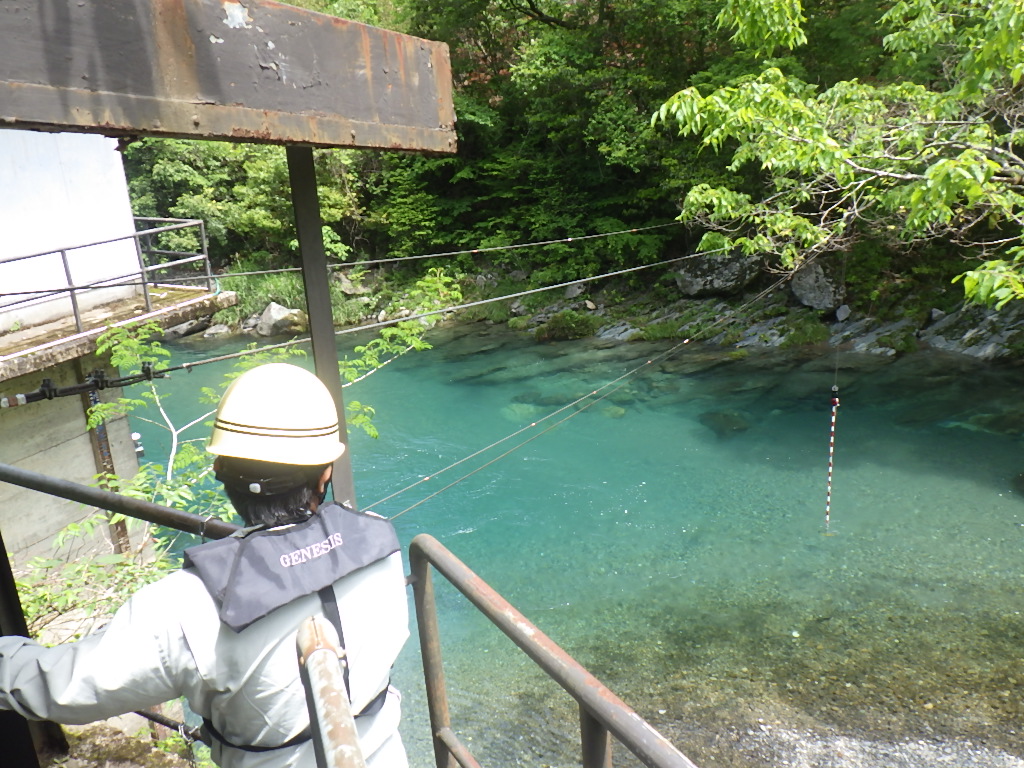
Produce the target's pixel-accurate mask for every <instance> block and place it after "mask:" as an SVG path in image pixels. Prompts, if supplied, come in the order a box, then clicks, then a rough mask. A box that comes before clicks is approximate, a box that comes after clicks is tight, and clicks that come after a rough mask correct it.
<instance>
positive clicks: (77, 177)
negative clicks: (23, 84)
mask: <svg viewBox="0 0 1024 768" xmlns="http://www.w3.org/2000/svg"><path fill="white" fill-rule="evenodd" d="M0 179H3V183H2V184H0V217H2V219H3V221H4V222H5V224H4V228H3V230H4V238H3V242H2V243H0V331H5V330H8V329H10V328H12V327H14V326H27V325H38V324H40V323H44V322H47V321H50V320H56V319H58V318H61V317H66V316H68V315H70V314H71V313H72V307H71V300H70V297H69V296H68V294H66V293H64V294H61V295H58V296H51V295H47V294H32V293H29V292H30V291H53V290H54V289H61V288H64V287H66V286H67V284H68V281H69V280H70V281H71V282H73V283H74V284H76V285H85V284H90V283H95V282H99V281H101V280H104V279H107V278H114V277H118V276H121V275H125V274H128V273H130V272H136V271H138V269H139V260H138V255H137V254H136V252H135V246H134V243H133V241H131V240H120V241H116V242H112V243H103V244H102V245H93V246H89V247H86V248H75V249H74V250H68V251H66V254H67V260H68V267H69V272H68V274H65V272H64V265H63V263H62V260H61V254H60V251H61V249H67V248H70V247H71V246H83V245H86V244H87V243H98V242H101V241H105V240H111V239H113V238H119V237H123V236H124V235H127V234H129V233H131V232H134V231H135V224H134V222H133V220H132V209H131V204H130V203H129V201H128V187H127V185H126V183H125V178H124V169H123V167H122V165H121V156H120V154H119V153H118V152H117V142H116V141H115V140H113V139H107V138H103V137H97V136H86V135H83V134H73V133H61V134H55V133H40V132H38V131H0ZM47 251H50V252H51V253H49V254H48V255H40V256H38V257H37V258H33V259H24V260H20V261H10V262H6V263H3V262H4V260H5V259H8V258H10V257H12V256H29V255H32V254H43V253H44V252H47ZM139 291H140V289H139V288H138V287H135V286H121V287H116V288H105V289H97V290H92V291H89V292H88V293H87V294H85V295H83V296H82V299H81V302H80V308H81V309H88V308H90V307H95V306H98V305H100V304H103V303H107V302H111V301H115V300H118V299H127V298H131V297H132V296H134V295H136V294H138V293H139Z"/></svg>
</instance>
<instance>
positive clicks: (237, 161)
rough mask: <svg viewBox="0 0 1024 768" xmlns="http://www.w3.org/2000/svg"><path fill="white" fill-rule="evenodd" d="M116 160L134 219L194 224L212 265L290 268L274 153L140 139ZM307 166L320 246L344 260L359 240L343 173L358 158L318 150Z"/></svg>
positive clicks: (280, 168) (293, 256) (282, 172)
mask: <svg viewBox="0 0 1024 768" xmlns="http://www.w3.org/2000/svg"><path fill="white" fill-rule="evenodd" d="M124 158H125V171H126V174H127V176H128V188H129V193H130V195H131V198H132V206H133V209H134V211H135V214H136V215H137V216H156V217H174V218H195V219H202V220H203V221H205V222H206V230H207V236H208V238H209V241H210V255H211V258H212V259H213V260H214V262H215V263H217V264H221V265H223V264H228V263H230V262H231V261H233V260H235V259H238V258H243V259H245V260H246V261H247V262H248V263H249V264H250V265H251V266H258V267H263V268H266V267H270V266H282V265H286V264H289V263H297V261H298V242H297V240H296V234H295V224H294V215H293V211H292V203H291V194H290V186H289V181H288V165H287V161H286V159H285V152H284V149H283V148H282V147H277V146H268V145H263V144H232V143H228V142H217V141H188V140H183V139H153V138H147V139H143V140H141V141H139V142H135V143H132V144H130V145H129V146H128V147H127V148H126V150H125V152H124ZM315 161H316V173H317V182H318V185H319V187H320V209H321V217H322V219H323V221H324V224H325V241H326V243H327V245H328V248H329V250H330V251H332V255H334V256H336V257H338V258H344V257H345V256H346V255H347V254H348V252H349V250H350V244H351V243H354V242H357V241H358V239H359V237H360V233H361V226H360V223H359V219H360V217H359V204H358V198H357V195H358V186H359V185H358V182H357V181H356V179H358V174H357V173H354V172H353V171H352V170H351V168H352V166H353V164H355V163H357V162H358V155H357V154H355V153H353V152H351V151H346V150H329V151H320V152H317V153H316V154H315ZM176 245H179V246H182V247H184V248H188V249H195V248H196V247H198V245H199V244H198V243H196V242H182V243H176Z"/></svg>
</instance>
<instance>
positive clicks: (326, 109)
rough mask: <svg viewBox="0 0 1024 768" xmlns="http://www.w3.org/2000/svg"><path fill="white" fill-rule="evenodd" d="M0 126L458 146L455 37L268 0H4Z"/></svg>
mask: <svg viewBox="0 0 1024 768" xmlns="http://www.w3.org/2000/svg"><path fill="white" fill-rule="evenodd" d="M0 127H8V128H24V129H33V130H48V131H75V132H85V133H101V134H104V135H107V136H139V135H149V136H176V137H183V138H193V139H225V140H229V141H246V142H273V143H280V144H298V145H306V146H317V147H372V148H383V149H404V150H428V151H436V152H454V151H455V112H454V108H453V106H452V87H451V64H450V60H449V56H448V47H447V46H446V45H444V44H443V43H437V42H433V41H429V40H423V39H420V38H417V37H412V36H410V35H402V34H399V33H397V32H391V31H388V30H384V29H379V28H377V27H371V26H368V25H365V24H359V23H356V22H352V21H346V20H344V19H338V18H335V17H332V16H326V15H323V14H318V13H313V12H312V11H308V10H305V9H302V8H295V7H292V6H286V5H281V4H278V3H274V2H269V0H99V1H97V0H90V1H89V2H69V0H4V1H3V2H2V3H0Z"/></svg>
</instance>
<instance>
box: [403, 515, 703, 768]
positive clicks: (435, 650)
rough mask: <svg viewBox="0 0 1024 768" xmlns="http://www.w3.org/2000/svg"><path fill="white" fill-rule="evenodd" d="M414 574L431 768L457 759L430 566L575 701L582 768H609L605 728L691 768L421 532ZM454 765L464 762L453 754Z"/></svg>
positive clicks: (657, 763)
mask: <svg viewBox="0 0 1024 768" xmlns="http://www.w3.org/2000/svg"><path fill="white" fill-rule="evenodd" d="M409 561H410V564H411V565H412V572H413V593H414V596H415V602H416V619H417V624H418V626H419V628H420V648H421V652H422V654H423V671H424V677H425V678H426V685H427V704H428V707H429V708H430V722H431V729H432V731H433V734H434V754H435V759H436V762H437V766H438V768H453V767H452V765H451V761H450V760H449V759H448V758H449V756H451V757H456V749H453V746H456V747H458V746H461V745H458V744H457V743H456V744H455V745H453V744H452V739H453V736H454V734H452V732H451V722H450V716H449V712H448V701H447V693H446V691H445V686H444V670H443V667H442V664H441V655H440V635H439V633H438V631H437V616H436V614H437V612H436V607H435V605H434V598H433V587H432V582H431V571H430V566H433V567H434V568H435V569H437V571H438V572H439V573H441V575H443V576H444V577H445V578H446V579H447V580H448V581H449V582H450V583H451V584H452V585H453V586H454V587H455V588H456V589H457V590H459V592H461V593H462V594H463V596H465V597H466V598H467V599H468V600H469V601H470V602H471V603H472V604H473V605H474V606H475V607H476V608H477V609H478V610H479V611H480V612H481V613H483V614H484V616H486V617H487V618H488V619H489V620H490V621H491V623H492V624H494V625H495V626H496V627H498V629H500V630H501V631H502V632H504V633H505V635H506V636H508V638H509V639H511V640H512V642H514V643H515V644H516V645H517V646H519V648H520V649H521V650H522V651H523V652H524V653H526V655H527V656H529V657H530V658H531V659H532V660H533V661H534V662H535V663H536V664H537V665H538V666H539V667H540V668H541V669H542V670H543V671H544V672H545V673H547V675H548V676H549V677H551V678H552V679H553V680H554V681H555V682H557V683H558V684H559V685H560V686H562V688H564V689H565V690H566V692H568V693H569V694H570V695H571V696H572V697H573V698H574V699H576V701H577V702H578V703H579V706H580V715H581V732H582V733H581V740H582V749H583V765H584V768H597V767H598V766H606V767H609V768H610V766H611V748H610V744H609V743H608V739H607V736H608V733H610V734H611V735H613V736H614V737H615V738H616V739H618V740H619V742H620V743H622V745H623V746H625V747H626V748H627V749H629V751H630V752H632V753H633V754H634V755H636V757H638V758H639V759H640V760H641V761H643V763H644V764H645V765H648V766H650V767H651V768H697V766H696V765H695V764H694V763H693V762H692V761H691V760H690V759H689V758H688V757H687V756H686V755H684V754H683V753H682V752H680V751H679V750H678V749H676V748H675V746H673V745H672V743H671V742H670V741H668V739H666V738H665V737H664V736H662V735H661V734H660V733H658V731H656V730H655V729H654V728H653V727H652V726H651V725H649V724H648V723H647V722H646V721H645V720H644V719H643V718H641V717H640V716H639V715H638V714H637V713H636V712H634V711H633V710H632V709H631V708H630V707H629V706H628V705H627V704H626V703H625V702H623V701H622V700H621V699H620V698H619V697H618V696H616V695H615V694H614V693H612V691H611V690H609V689H608V688H607V687H605V686H604V685H603V684H602V683H601V682H600V681H599V680H598V679H597V678H596V677H594V676H593V675H592V674H590V672H588V671H587V670H586V669H584V667H583V666H582V665H581V664H580V663H579V662H578V661H576V660H575V659H574V658H572V657H571V656H570V655H569V654H568V653H566V652H565V651H564V650H562V648H560V647H559V646H558V645H557V644H556V643H555V642H554V641H553V640H552V639H551V638H549V637H548V636H547V635H545V634H544V633H543V632H541V631H540V629H538V628H537V627H536V626H535V625H534V624H532V623H531V622H530V621H529V620H528V619H527V618H526V617H525V616H524V615H523V614H522V613H520V612H519V611H518V610H516V609H515V608H514V607H513V606H512V605H511V603H509V602H508V601H507V600H505V599H504V598H503V597H502V596H501V595H499V594H498V593H497V592H496V591H495V590H494V589H493V588H492V587H491V586H489V585H488V584H487V583H486V582H485V581H483V579H481V578H480V577H479V576H477V575H476V574H475V573H474V572H473V571H472V570H470V568H469V567H468V566H466V565H465V563H463V562H462V561H461V560H459V559H458V558H457V557H456V556H455V555H453V554H452V553H451V552H450V551H449V550H448V549H447V548H445V547H444V545H442V544H441V543H440V542H439V541H438V540H437V539H435V538H434V537H433V536H430V535H429V534H426V533H421V534H419V535H418V536H416V538H414V539H413V540H412V543H411V544H410V545H409ZM456 760H457V762H458V763H459V764H460V765H466V763H464V762H463V761H462V760H461V759H458V758H457V757H456Z"/></svg>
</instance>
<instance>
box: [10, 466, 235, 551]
mask: <svg viewBox="0 0 1024 768" xmlns="http://www.w3.org/2000/svg"><path fill="white" fill-rule="evenodd" d="M0 481H3V482H7V483H13V484H14V485H18V486H21V487H22V488H28V489H29V490H33V491H39V492H40V493H48V494H50V495H51V496H58V497H60V498H62V499H68V500H69V501H77V502H79V503H81V504H88V505H90V506H93V507H99V508H100V509H106V510H108V511H110V512H118V513H120V514H122V515H128V516H129V517H134V518H138V519H139V520H145V521H146V522H147V523H155V524H156V525H163V526H166V527H168V528H175V529H177V530H179V531H184V532H185V533H193V534H195V535H196V536H202V537H204V538H207V539H223V538H225V537H226V536H230V535H231V534H232V533H234V532H235V531H237V530H239V528H240V526H238V525H235V524H234V523H229V522H227V521H225V520H221V519H220V518H218V517H213V516H209V517H203V516H202V515H196V514H193V513H191V512H182V511H181V510H179V509H172V508H171V507H165V506H163V505H162V504H157V503H155V502H152V501H146V500H144V499H133V498H130V497H128V496H122V495H120V494H117V493H114V492H112V491H105V490H103V489H102V488H93V487H92V486H91V485H82V484H81V483H76V482H73V481H71V480H61V479H59V478H56V477H50V476H48V475H44V474H42V473H40V472H33V471H32V470H29V469H22V468H21V467H15V466H13V465H11V464H0Z"/></svg>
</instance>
